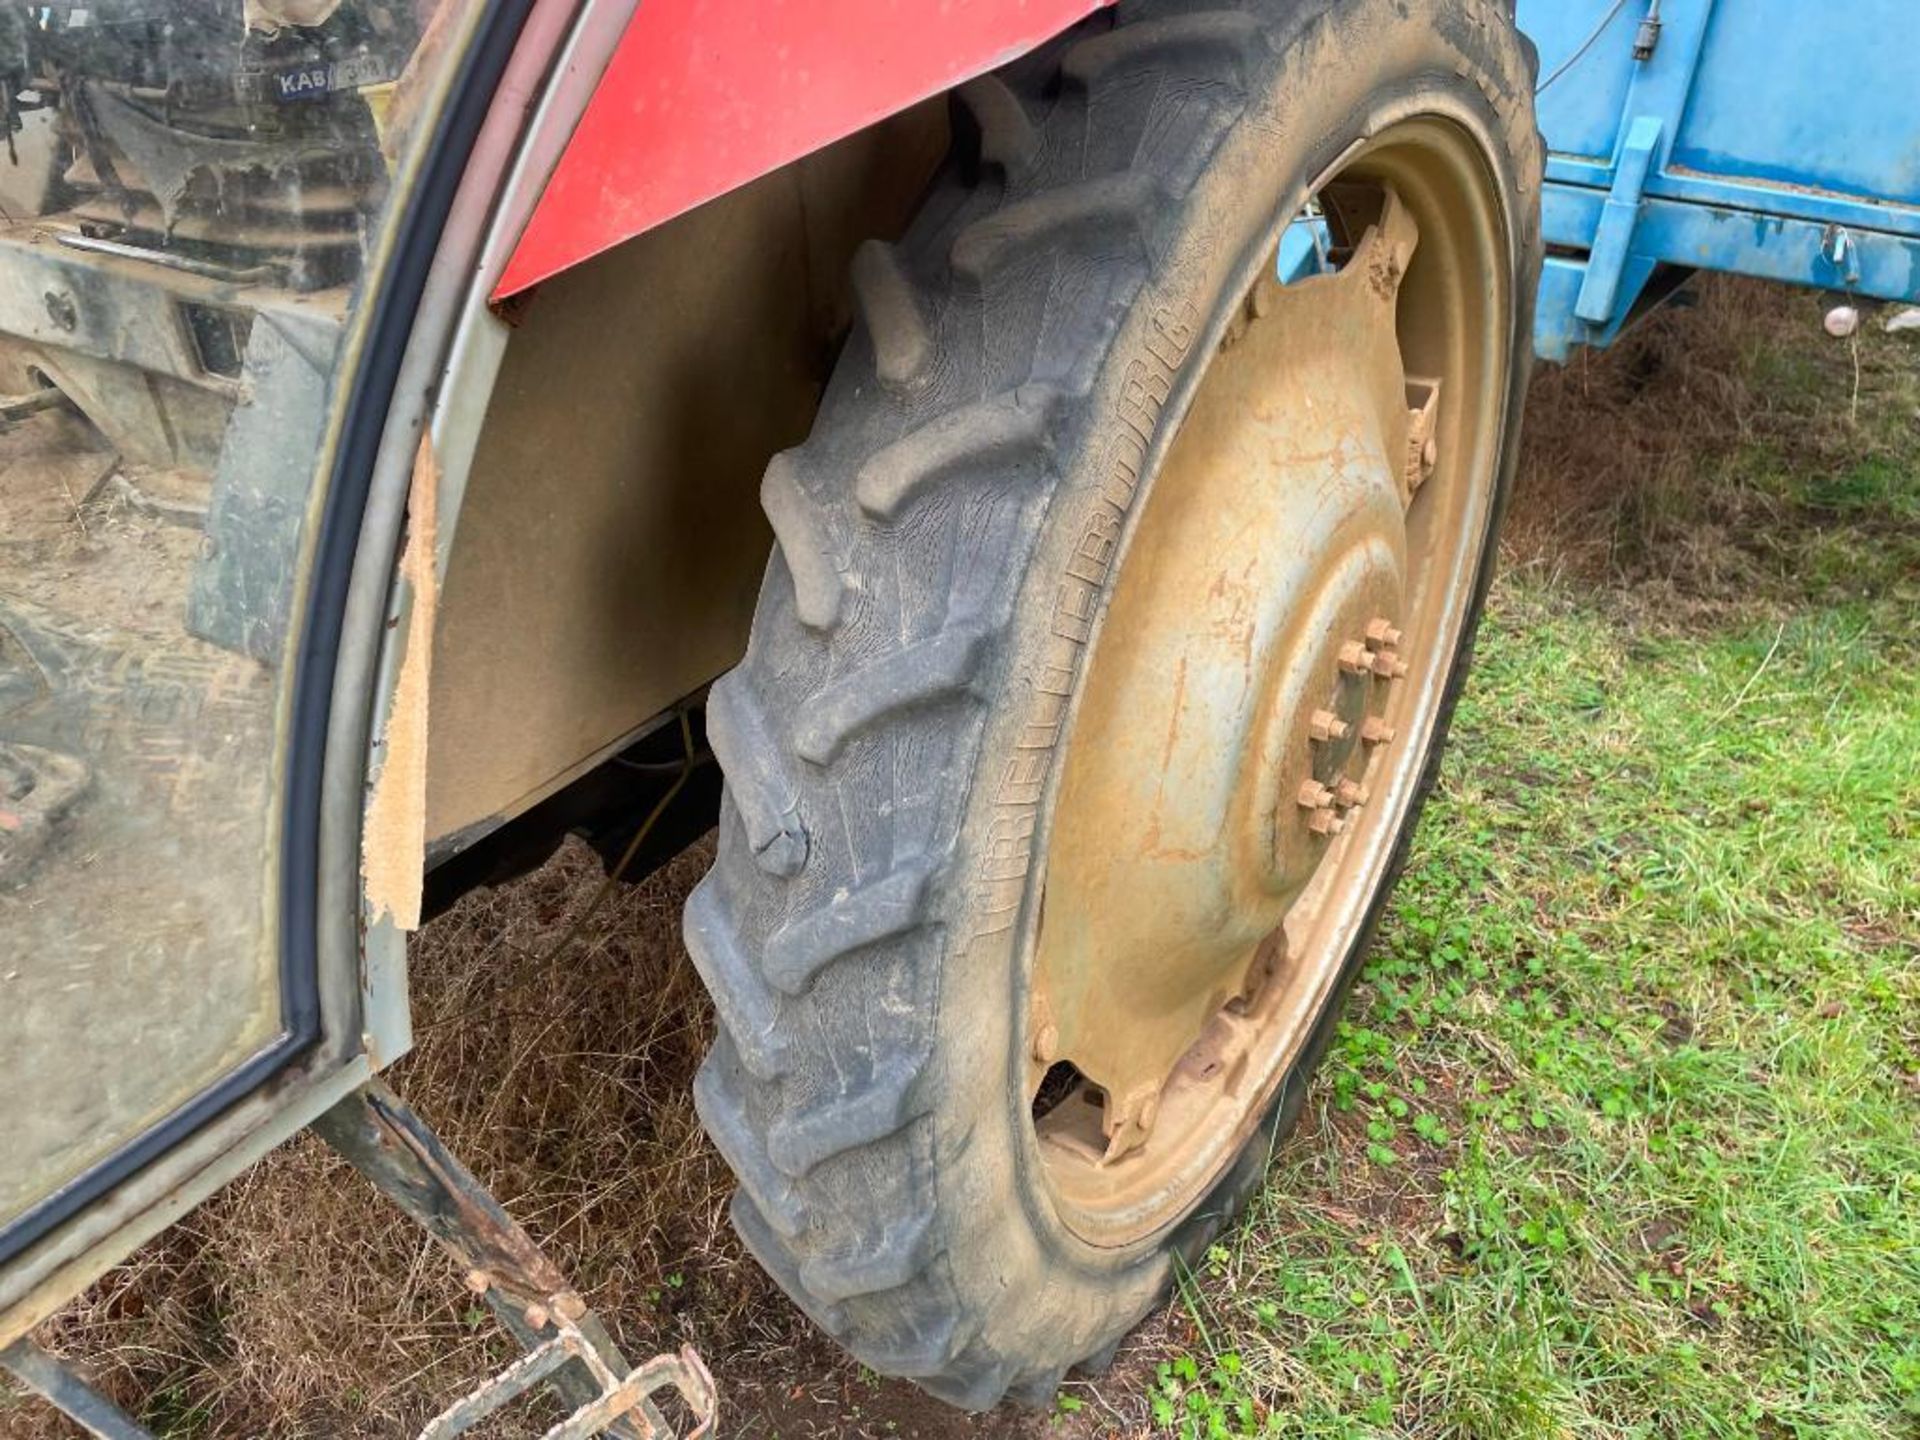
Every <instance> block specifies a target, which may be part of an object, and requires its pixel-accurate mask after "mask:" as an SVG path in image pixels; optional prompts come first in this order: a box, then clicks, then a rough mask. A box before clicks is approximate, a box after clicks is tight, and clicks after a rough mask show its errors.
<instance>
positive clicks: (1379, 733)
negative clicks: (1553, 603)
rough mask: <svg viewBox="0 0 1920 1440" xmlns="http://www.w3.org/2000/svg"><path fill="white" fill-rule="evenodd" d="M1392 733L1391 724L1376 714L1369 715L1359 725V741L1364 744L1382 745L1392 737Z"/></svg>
mask: <svg viewBox="0 0 1920 1440" xmlns="http://www.w3.org/2000/svg"><path fill="white" fill-rule="evenodd" d="M1393 733H1394V732H1393V726H1391V725H1389V724H1387V722H1386V721H1384V720H1382V719H1381V718H1380V717H1379V716H1378V715H1369V716H1368V717H1367V720H1366V723H1365V724H1364V725H1362V726H1361V727H1360V741H1361V743H1362V744H1364V745H1384V744H1386V743H1387V742H1388V741H1389V740H1391V739H1393Z"/></svg>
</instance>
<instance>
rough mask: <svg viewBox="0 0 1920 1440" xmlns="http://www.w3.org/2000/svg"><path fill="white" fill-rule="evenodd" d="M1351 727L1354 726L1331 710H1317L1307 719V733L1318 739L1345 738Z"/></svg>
mask: <svg viewBox="0 0 1920 1440" xmlns="http://www.w3.org/2000/svg"><path fill="white" fill-rule="evenodd" d="M1350 729H1352V727H1351V726H1350V725H1348V724H1347V722H1346V721H1344V720H1342V719H1341V718H1340V717H1339V716H1338V715H1336V714H1334V713H1333V711H1331V710H1316V711H1314V712H1313V714H1312V716H1311V717H1309V719H1308V720H1307V733H1309V734H1310V735H1312V736H1313V738H1314V739H1316V740H1321V741H1326V740H1344V739H1346V738H1347V732H1348V731H1349V730H1350Z"/></svg>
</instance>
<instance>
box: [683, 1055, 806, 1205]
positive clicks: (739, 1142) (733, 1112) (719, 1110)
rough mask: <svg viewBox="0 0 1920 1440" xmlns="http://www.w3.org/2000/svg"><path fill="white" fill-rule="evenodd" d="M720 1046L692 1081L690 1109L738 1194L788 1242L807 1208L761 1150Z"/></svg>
mask: <svg viewBox="0 0 1920 1440" xmlns="http://www.w3.org/2000/svg"><path fill="white" fill-rule="evenodd" d="M729 1044H730V1042H729V1041H728V1040H727V1039H726V1038H725V1035H724V1032H722V1039H721V1041H720V1043H718V1044H716V1045H715V1047H714V1051H713V1053H712V1054H711V1055H709V1056H708V1057H707V1058H706V1060H705V1061H704V1062H703V1063H702V1064H701V1066H700V1069H699V1070H698V1071H697V1072H696V1073H695V1074H694V1077H693V1106H694V1109H695V1110H696V1111H697V1112H698V1113H699V1116H700V1123H701V1124H702V1125H703V1126H705V1127H706V1131H707V1134H708V1136H709V1137H710V1138H711V1139H712V1140H713V1143H714V1146H715V1148H717V1149H718V1150H719V1151H720V1154H721V1157H722V1158H723V1159H725V1160H726V1162H727V1164H728V1165H729V1166H730V1167H731V1168H732V1170H733V1173H734V1175H735V1176H737V1177H738V1179H739V1181H740V1185H741V1190H742V1193H743V1194H747V1195H750V1196H751V1197H752V1198H753V1203H754V1205H755V1206H756V1207H757V1208H758V1210H759V1213H760V1215H761V1216H762V1217H763V1219H764V1221H765V1223H766V1224H767V1226H768V1228H769V1229H771V1230H773V1231H774V1232H775V1233H777V1234H778V1235H779V1236H780V1237H781V1238H782V1239H786V1240H792V1239H795V1238H796V1237H798V1236H799V1235H800V1233H801V1232H802V1231H803V1230H805V1229H806V1225H807V1218H806V1209H805V1207H804V1206H803V1205H802V1203H801V1201H800V1197H799V1196H798V1195H797V1194H796V1193H795V1192H794V1188H793V1184H792V1182H791V1181H789V1180H788V1179H787V1177H786V1176H784V1175H782V1174H781V1173H780V1172H779V1171H777V1170H775V1169H774V1168H773V1166H771V1165H769V1164H768V1163H767V1158H766V1151H765V1148H764V1146H763V1144H762V1142H761V1140H760V1138H759V1137H758V1136H757V1135H755V1134H754V1132H753V1127H752V1125H751V1124H750V1123H749V1122H748V1120H747V1112H746V1107H745V1105H744V1104H743V1103H742V1101H741V1099H740V1096H739V1095H738V1094H737V1093H736V1091H735V1089H734V1087H733V1086H732V1085H731V1084H729V1083H728V1080H727V1076H726V1064H727V1059H728V1058H729V1057H727V1056H726V1053H725V1052H726V1050H727V1049H728V1048H729Z"/></svg>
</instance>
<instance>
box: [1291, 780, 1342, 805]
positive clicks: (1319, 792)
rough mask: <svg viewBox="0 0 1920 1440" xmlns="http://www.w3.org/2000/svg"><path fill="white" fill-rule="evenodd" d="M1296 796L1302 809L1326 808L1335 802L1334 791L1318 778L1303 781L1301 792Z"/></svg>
mask: <svg viewBox="0 0 1920 1440" xmlns="http://www.w3.org/2000/svg"><path fill="white" fill-rule="evenodd" d="M1294 798H1295V799H1296V800H1297V801H1299V804H1300V808H1301V809H1302V810H1324V809H1326V808H1327V806H1329V805H1331V804H1333V792H1332V791H1331V790H1329V789H1327V787H1326V786H1324V785H1322V784H1321V783H1320V782H1319V781H1318V780H1304V781H1302V782H1301V784H1300V793H1299V794H1298V795H1297V796H1295V797H1294Z"/></svg>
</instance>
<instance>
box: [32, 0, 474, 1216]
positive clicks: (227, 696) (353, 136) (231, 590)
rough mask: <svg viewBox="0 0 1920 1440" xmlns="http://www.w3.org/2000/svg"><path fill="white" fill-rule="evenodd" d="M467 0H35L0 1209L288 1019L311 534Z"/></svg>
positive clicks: (207, 1080) (149, 1120) (118, 1140)
mask: <svg viewBox="0 0 1920 1440" xmlns="http://www.w3.org/2000/svg"><path fill="white" fill-rule="evenodd" d="M457 8H458V7H455V6H453V5H451V4H449V5H446V6H442V7H436V6H433V5H429V4H425V3H416V0H105V3H101V0H91V3H86V4H52V5H23V4H17V3H13V0H0V124H3V125H4V130H5V134H4V136H3V137H0V142H3V143H4V153H0V1093H4V1094H5V1095H6V1096H7V1104H6V1106H5V1113H4V1114H0V1154H3V1155H4V1156H5V1157H6V1163H5V1164H4V1165H0V1225H4V1224H5V1223H6V1222H8V1221H11V1220H14V1219H17V1218H18V1217H20V1216H21V1215H22V1214H23V1213H24V1212H26V1211H28V1210H29V1209H30V1208H31V1207H33V1206H34V1205H35V1204H36V1203H37V1202H39V1201H40V1200H42V1199H43V1198H44V1197H45V1196H47V1195H48V1194H49V1193H51V1192H52V1191H53V1190H54V1189H56V1188H58V1187H59V1186H61V1185H63V1184H66V1183H68V1182H70V1181H72V1180H73V1179H74V1178H75V1177H77V1176H79V1175H81V1174H82V1173H83V1172H85V1171H86V1170H87V1169H88V1168H89V1167H90V1166H92V1165H94V1164H95V1163H96V1162H98V1161H100V1160H101V1159H102V1158H104V1157H105V1156H107V1155H109V1154H110V1153H112V1152H113V1151H115V1150H116V1149H118V1148H119V1147H120V1146H121V1145H123V1144H124V1143H125V1142H126V1141H128V1140H129V1139H130V1138H132V1137H133V1136H135V1135H137V1134H138V1133H140V1132H141V1131H142V1130H144V1129H146V1128H147V1127H149V1126H151V1125H152V1124H153V1123H155V1122H156V1121H158V1120H159V1119H161V1118H162V1117H164V1116H165V1115H166V1114H168V1113H169V1112H171V1111H172V1110H174V1109H175V1108H176V1107H178V1106H179V1105H181V1104H182V1103H183V1102H185V1101H187V1100H188V1099H190V1098H191V1097H193V1096H195V1095H197V1094H200V1093H201V1092H203V1091H205V1090H206V1089H207V1088H208V1087H209V1086H211V1085H213V1084H215V1083H216V1082H217V1081H218V1080H219V1079H220V1077H222V1076H223V1075H226V1074H228V1073H229V1072H231V1071H232V1070H233V1069H234V1067H235V1066H237V1065H239V1064H240V1063H242V1062H243V1061H245V1060H246V1059H247V1058H248V1057H250V1056H252V1055H254V1054H256V1053H258V1052H260V1051H261V1050H262V1049H263V1048H265V1047H268V1046H270V1045H272V1044H273V1043H275V1041H276V1040H277V1039H278V1038H279V1037H280V1035H281V1033H282V1028H283V1008H282V1007H283V1003H284V999H285V997H284V996H283V994H282V989H281V982H280V979H279V975H278V965H279V959H278V944H277V941H278V937H277V936H276V934H275V914H276V908H277V905H278V888H277V877H276V871H275V860H276V856H275V853H274V852H275V844H276V836H277V813H276V812H277V806H278V799H279V794H280V789H281V785H282V776H283V764H282V761H283V757H281V756H280V755H278V754H277V753H276V725H275V716H276V710H277V708H278V707H279V705H280V704H281V686H282V683H283V681H284V680H285V679H286V677H287V675H288V673H289V670H290V665H291V661H292V658H293V657H292V646H293V642H294V641H295V640H296V639H297V637H296V635H295V633H294V632H295V630H296V629H297V621H298V614H299V604H300V596H299V594H298V593H297V585H298V583H299V580H298V576H299V570H300V565H299V560H300V556H301V553H302V548H303V544H304V543H305V541H306V539H307V538H308V537H307V536H306V534H305V530H306V527H307V526H308V525H309V523H310V520H311V515H312V510H313V500H314V497H315V494H316V486H317V485H318V484H319V482H320V481H321V480H322V479H323V478H324V477H323V476H322V475H320V474H319V473H318V467H319V463H320V451H321V448H322V445H323V440H324V436H325V431H326V426H327V420H328V416H329V413H330V410H331V408H332V406H333V405H334V404H335V400H334V392H335V388H336V382H337V381H338V380H339V378H340V377H339V376H338V375H337V374H336V357H337V355H338V354H339V353H340V350H341V341H342V337H343V335H344V334H345V331H346V328H347V325H348V322H349V319H350V318H351V316H352V312H353V308H354V306H355V305H356V303H357V302H358V299H359V289H358V282H359V281H360V279H361V272H362V268H363V265H364V264H365V263H366V257H367V256H368V255H369V254H370V253H372V248H373V247H372V241H373V239H374V237H375V235H376V233H377V227H378V226H379V225H380V224H381V223H382V222H383V220H384V219H385V218H386V216H387V212H388V201H389V197H390V196H391V195H392V194H394V193H395V192H396V190H397V189H398V188H399V187H398V186H397V184H396V179H395V177H396V175H399V174H402V173H404V167H405V166H406V165H407V164H409V163H411V162H412V160H413V159H414V158H416V157H414V156H413V155H412V154H411V153H410V152H411V150H412V148H413V147H412V146H411V145H410V144H409V132H410V131H411V130H412V129H413V128H414V117H415V116H417V114H418V113H419V111H420V109H421V107H422V105H423V103H424V102H425V99H426V97H427V96H428V94H429V92H430V91H431V90H432V88H433V87H434V86H435V85H436V84H438V83H440V80H441V76H440V74H439V71H440V70H442V69H443V68H444V65H445V61H446V56H445V54H444V52H445V51H446V50H448V49H450V48H452V47H450V46H449V45H447V44H446V43H444V38H443V36H442V33H441V32H442V31H444V30H450V29H451V28H452V26H451V23H450V17H451V16H452V14H453V13H454V12H455V11H456V10H457Z"/></svg>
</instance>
